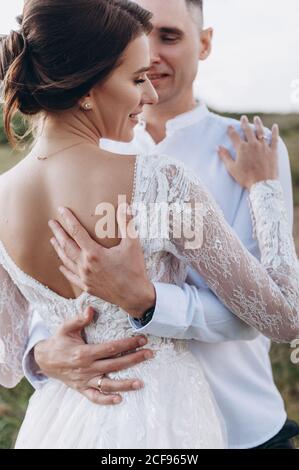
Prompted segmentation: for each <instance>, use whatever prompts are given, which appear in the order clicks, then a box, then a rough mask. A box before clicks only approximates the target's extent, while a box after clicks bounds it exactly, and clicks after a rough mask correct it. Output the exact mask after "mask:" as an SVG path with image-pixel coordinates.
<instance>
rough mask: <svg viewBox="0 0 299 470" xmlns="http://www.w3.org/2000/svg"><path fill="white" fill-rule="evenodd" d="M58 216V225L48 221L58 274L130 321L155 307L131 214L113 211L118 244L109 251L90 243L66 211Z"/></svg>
mask: <svg viewBox="0 0 299 470" xmlns="http://www.w3.org/2000/svg"><path fill="white" fill-rule="evenodd" d="M61 209H62V212H61ZM60 216H61V218H60V221H61V223H59V222H58V221H50V222H49V225H50V228H51V230H52V232H53V234H54V238H52V239H51V243H52V245H53V247H54V249H55V250H56V253H57V254H58V256H59V258H60V259H61V261H62V266H61V267H60V271H61V272H62V273H63V275H64V276H65V277H66V279H67V280H68V281H69V282H70V283H71V284H72V285H75V286H77V287H78V288H79V289H81V290H83V291H85V292H88V293H90V294H92V295H94V296H96V297H100V298H101V299H103V300H106V301H107V302H110V303H112V304H114V305H118V306H119V307H121V308H122V309H123V310H125V311H126V312H127V313H128V314H129V315H130V316H132V317H134V318H141V317H142V316H143V315H144V313H145V312H146V311H147V310H149V309H150V308H152V307H154V306H155V303H156V292H155V288H154V286H153V284H152V282H151V281H150V279H149V277H148V274H147V271H146V266H145V260H144V254H143V250H142V247H141V244H140V240H139V238H138V235H137V233H136V231H135V229H134V225H133V224H132V222H133V221H132V217H131V215H128V214H127V213H126V211H124V210H121V211H120V210H118V211H117V221H118V227H119V229H120V234H121V243H120V244H119V245H117V246H115V247H113V248H105V247H103V246H102V245H100V244H99V243H97V242H96V241H94V240H93V239H92V238H91V237H90V235H89V233H88V232H87V231H86V230H85V228H84V227H83V226H82V225H81V223H80V222H79V220H78V219H77V218H76V217H75V215H74V214H73V213H72V212H71V211H70V210H69V209H67V208H60Z"/></svg>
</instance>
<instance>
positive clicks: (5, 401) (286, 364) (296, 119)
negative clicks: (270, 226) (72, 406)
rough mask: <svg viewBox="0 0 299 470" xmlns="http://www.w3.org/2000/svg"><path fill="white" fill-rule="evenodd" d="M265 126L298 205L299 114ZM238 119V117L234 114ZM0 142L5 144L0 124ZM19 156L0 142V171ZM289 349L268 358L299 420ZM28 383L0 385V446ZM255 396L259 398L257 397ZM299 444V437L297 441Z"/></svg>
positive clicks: (18, 415)
mask: <svg viewBox="0 0 299 470" xmlns="http://www.w3.org/2000/svg"><path fill="white" fill-rule="evenodd" d="M261 116H262V118H263V120H264V122H265V125H266V126H267V127H271V124H272V123H273V122H278V124H279V125H280V129H281V135H282V137H283V139H284V140H285V142H286V144H287V147H288V149H289V153H290V159H291V164H292V173H293V183H294V196H295V202H296V203H297V204H298V205H299V115H286V116H284V115H261ZM235 117H237V118H239V116H238V115H237V116H235ZM0 142H4V143H5V138H4V136H3V135H2V140H1V123H0ZM21 158H22V152H21V153H17V152H12V151H11V150H10V149H9V147H8V146H7V145H4V144H2V145H1V144H0V173H3V172H5V171H7V170H9V168H11V167H12V166H14V165H15V164H16V163H17V162H18V161H19V160H20V159H21ZM296 214H297V219H298V220H297V233H296V235H297V238H296V240H298V245H297V249H298V250H299V207H298V209H297V210H296ZM291 352H292V349H291V348H290V347H289V346H288V345H277V344H275V345H273V347H272V350H271V360H272V365H273V373H274V379H275V382H276V384H277V386H278V388H279V390H280V392H281V394H282V396H283V398H284V400H285V403H286V407H287V411H288V413H289V417H290V418H291V419H294V420H297V422H298V423H299V366H298V365H294V364H292V363H291V360H290V356H291ZM31 394H32V388H31V386H30V385H29V384H28V383H27V382H26V381H25V380H23V381H22V382H21V383H20V384H19V385H18V386H17V387H16V388H15V389H13V390H6V389H4V388H2V387H0V449H9V448H12V447H13V445H14V442H15V438H16V435H17V432H18V429H19V426H20V424H21V422H22V419H23V416H24V414H25V410H26V406H27V403H28V400H29V397H30V395H31ZM257 399H258V397H257ZM296 444H297V447H299V439H297V441H296Z"/></svg>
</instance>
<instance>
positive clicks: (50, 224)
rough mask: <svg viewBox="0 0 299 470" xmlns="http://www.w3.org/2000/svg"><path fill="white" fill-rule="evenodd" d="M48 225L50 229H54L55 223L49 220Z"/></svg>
mask: <svg viewBox="0 0 299 470" xmlns="http://www.w3.org/2000/svg"><path fill="white" fill-rule="evenodd" d="M48 225H49V227H50V228H53V227H54V222H53V220H49V222H48Z"/></svg>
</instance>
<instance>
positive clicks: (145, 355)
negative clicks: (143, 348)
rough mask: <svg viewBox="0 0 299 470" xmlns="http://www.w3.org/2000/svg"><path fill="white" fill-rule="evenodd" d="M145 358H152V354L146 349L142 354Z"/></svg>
mask: <svg viewBox="0 0 299 470" xmlns="http://www.w3.org/2000/svg"><path fill="white" fill-rule="evenodd" d="M144 357H145V359H152V358H153V357H154V354H153V353H152V352H151V351H147V352H146V353H145V354H144Z"/></svg>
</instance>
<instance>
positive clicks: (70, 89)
mask: <svg viewBox="0 0 299 470" xmlns="http://www.w3.org/2000/svg"><path fill="white" fill-rule="evenodd" d="M151 18H152V14H151V13H150V12H148V11H146V10H144V9H143V8H141V7H140V6H138V5H137V4H136V3H134V2H131V1H130V0H26V1H25V6H24V11H23V15H22V16H20V17H19V18H18V23H19V25H20V28H19V30H18V31H12V32H11V33H10V35H8V36H4V37H2V38H1V39H0V41H1V42H0V81H2V82H3V84H2V94H3V98H2V99H3V101H4V106H3V113H4V126H5V130H6V133H7V136H8V138H9V140H10V141H11V142H12V143H13V142H15V135H14V131H13V128H12V118H13V116H14V114H15V113H16V112H17V111H20V112H21V113H22V114H24V115H26V116H33V115H37V114H39V113H41V112H43V111H45V112H55V111H56V112H57V111H61V110H66V109H70V108H73V107H74V106H76V105H77V104H78V101H79V100H80V98H82V97H83V96H84V95H85V94H87V93H88V92H89V90H90V89H91V88H92V87H93V86H94V85H96V84H98V83H99V84H100V83H103V82H104V81H105V80H106V79H107V78H108V77H109V75H110V74H111V73H112V71H113V70H114V69H115V68H116V67H117V66H118V65H119V64H120V62H121V59H122V55H123V52H124V51H125V49H126V48H127V46H128V45H129V44H130V42H131V41H132V40H134V39H136V38H137V37H138V36H140V35H141V34H143V33H146V34H148V33H149V32H150V31H151V29H152V25H151V22H150V20H151Z"/></svg>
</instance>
